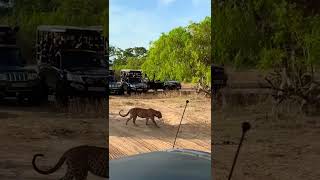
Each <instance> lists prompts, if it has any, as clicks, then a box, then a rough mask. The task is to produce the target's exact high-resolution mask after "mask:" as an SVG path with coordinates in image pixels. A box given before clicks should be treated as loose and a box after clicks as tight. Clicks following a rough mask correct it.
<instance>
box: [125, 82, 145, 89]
mask: <svg viewBox="0 0 320 180" xmlns="http://www.w3.org/2000/svg"><path fill="white" fill-rule="evenodd" d="M129 84H130V85H131V86H133V87H135V88H139V87H146V86H147V84H146V83H129Z"/></svg>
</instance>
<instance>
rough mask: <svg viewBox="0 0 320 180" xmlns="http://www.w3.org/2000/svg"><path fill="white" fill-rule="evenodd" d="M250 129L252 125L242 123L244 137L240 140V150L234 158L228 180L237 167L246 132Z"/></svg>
mask: <svg viewBox="0 0 320 180" xmlns="http://www.w3.org/2000/svg"><path fill="white" fill-rule="evenodd" d="M250 128H251V125H250V123H248V122H244V123H242V135H241V139H240V143H239V145H238V149H237V152H236V155H235V157H234V159H233V164H232V167H231V171H230V174H229V177H228V180H231V177H232V173H233V169H234V167H235V165H236V162H237V159H238V155H239V152H240V148H241V145H242V142H243V139H244V136H245V134H246V132H247V131H248V130H249V129H250Z"/></svg>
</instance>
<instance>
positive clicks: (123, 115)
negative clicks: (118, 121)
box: [119, 110, 130, 117]
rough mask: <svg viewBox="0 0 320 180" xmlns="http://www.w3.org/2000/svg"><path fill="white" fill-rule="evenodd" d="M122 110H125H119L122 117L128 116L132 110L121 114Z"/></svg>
mask: <svg viewBox="0 0 320 180" xmlns="http://www.w3.org/2000/svg"><path fill="white" fill-rule="evenodd" d="M122 111H123V110H120V111H119V115H120V116H121V117H126V116H128V115H129V113H130V111H128V113H127V114H121V112H122Z"/></svg>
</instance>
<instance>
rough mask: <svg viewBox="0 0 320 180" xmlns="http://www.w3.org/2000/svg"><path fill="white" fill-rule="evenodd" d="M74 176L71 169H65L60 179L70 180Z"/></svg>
mask: <svg viewBox="0 0 320 180" xmlns="http://www.w3.org/2000/svg"><path fill="white" fill-rule="evenodd" d="M73 178H74V174H73V170H71V169H69V168H68V169H67V173H66V174H65V175H64V176H63V177H62V178H60V180H72V179H73Z"/></svg>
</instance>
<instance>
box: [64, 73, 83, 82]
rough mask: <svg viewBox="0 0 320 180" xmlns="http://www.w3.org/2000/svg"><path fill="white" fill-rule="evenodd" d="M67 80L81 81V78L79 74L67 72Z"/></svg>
mask: <svg viewBox="0 0 320 180" xmlns="http://www.w3.org/2000/svg"><path fill="white" fill-rule="evenodd" d="M67 80H68V81H74V82H80V83H82V82H83V79H82V77H81V76H79V75H75V74H69V73H68V74H67Z"/></svg>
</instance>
